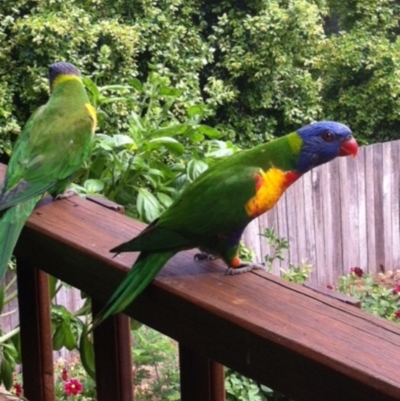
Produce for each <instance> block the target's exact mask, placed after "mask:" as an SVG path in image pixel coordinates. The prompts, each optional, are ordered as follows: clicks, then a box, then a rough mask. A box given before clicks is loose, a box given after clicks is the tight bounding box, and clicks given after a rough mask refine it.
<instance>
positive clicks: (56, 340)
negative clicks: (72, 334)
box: [53, 324, 65, 351]
mask: <svg viewBox="0 0 400 401" xmlns="http://www.w3.org/2000/svg"><path fill="white" fill-rule="evenodd" d="M64 343H65V332H64V330H63V327H62V324H60V325H59V326H58V327H57V329H56V331H55V333H54V335H53V350H55V351H58V350H60V349H61V348H62V347H63V346H64Z"/></svg>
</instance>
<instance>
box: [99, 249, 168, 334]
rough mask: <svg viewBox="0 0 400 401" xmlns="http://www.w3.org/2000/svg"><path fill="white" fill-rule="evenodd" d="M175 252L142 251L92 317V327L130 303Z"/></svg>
mask: <svg viewBox="0 0 400 401" xmlns="http://www.w3.org/2000/svg"><path fill="white" fill-rule="evenodd" d="M175 253H176V251H175V250H174V251H166V252H154V253H153V252H151V253H144V252H142V253H141V254H140V256H139V258H138V260H137V261H136V263H135V264H134V265H133V267H132V269H131V270H130V271H129V273H128V275H127V276H126V277H125V279H124V281H122V283H121V284H120V285H119V287H118V288H117V289H116V290H115V292H114V294H113V295H112V296H111V298H110V299H109V301H108V302H107V304H106V305H105V306H104V308H103V309H102V310H101V311H100V312H99V313H98V315H97V316H96V318H95V319H94V321H93V327H96V326H98V325H99V324H100V323H101V322H102V321H103V320H105V319H107V318H108V317H109V316H111V315H113V314H115V313H120V312H122V311H123V310H124V309H125V308H126V307H127V306H128V305H130V303H131V302H133V300H134V299H135V298H136V297H137V296H138V295H139V294H140V293H141V292H142V291H143V290H144V289H145V288H146V287H147V286H148V285H149V284H150V282H151V281H152V280H153V278H154V277H155V276H156V275H157V273H158V272H159V271H160V270H161V269H162V268H163V266H164V265H165V263H166V262H167V261H168V260H169V259H170V258H172V256H174V255H175Z"/></svg>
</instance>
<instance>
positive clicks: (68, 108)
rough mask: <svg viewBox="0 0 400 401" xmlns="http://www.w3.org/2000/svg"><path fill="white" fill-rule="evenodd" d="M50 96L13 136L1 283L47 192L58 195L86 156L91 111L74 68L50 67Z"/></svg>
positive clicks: (3, 202) (3, 211)
mask: <svg viewBox="0 0 400 401" xmlns="http://www.w3.org/2000/svg"><path fill="white" fill-rule="evenodd" d="M49 80H50V92H51V93H50V98H49V100H48V102H47V103H46V104H45V105H43V106H41V107H39V108H38V109H37V110H36V111H35V112H34V113H33V114H32V116H31V117H30V118H29V120H28V122H27V123H26V125H25V127H24V129H23V131H22V133H21V135H20V137H19V138H18V140H17V142H16V144H15V147H14V151H13V153H12V156H11V159H10V161H9V163H8V167H7V172H6V176H5V179H4V182H3V184H2V187H1V190H0V216H1V220H0V280H2V279H3V277H4V274H5V272H6V270H7V264H8V261H9V260H10V257H11V255H12V252H13V250H14V247H15V244H16V242H17V240H18V237H19V234H20V232H21V230H22V228H23V226H24V224H25V221H26V220H27V218H28V217H29V215H30V214H31V213H32V210H33V209H34V207H35V205H36V203H37V202H38V201H39V199H40V198H41V197H42V195H43V194H44V193H46V192H48V193H50V194H51V195H53V196H55V195H58V194H62V193H63V192H64V191H65V189H66V187H67V186H68V184H69V183H70V180H71V177H72V175H73V174H74V173H75V172H76V171H77V170H78V169H79V168H80V167H81V165H82V163H83V161H84V160H85V158H86V157H87V156H88V155H89V151H90V144H91V138H92V136H93V134H94V130H95V127H96V111H95V109H94V108H93V106H92V105H91V104H90V103H89V99H88V96H87V93H86V90H85V87H84V85H83V83H82V79H81V76H80V73H79V71H78V69H77V68H76V67H75V66H73V65H72V64H69V63H65V62H59V63H55V64H52V65H51V66H50V67H49Z"/></svg>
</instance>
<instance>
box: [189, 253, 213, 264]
mask: <svg viewBox="0 0 400 401" xmlns="http://www.w3.org/2000/svg"><path fill="white" fill-rule="evenodd" d="M215 259H218V256H214V255H211V254H210V253H206V252H199V253H196V255H194V260H195V261H196V262H202V261H203V260H215Z"/></svg>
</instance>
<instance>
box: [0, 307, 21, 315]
mask: <svg viewBox="0 0 400 401" xmlns="http://www.w3.org/2000/svg"><path fill="white" fill-rule="evenodd" d="M17 310H18V308H15V309H13V310H11V311H9V312H5V313H2V314H1V315H0V317H5V316H9V315H12V314H13V313H15V312H16V311H17Z"/></svg>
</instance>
